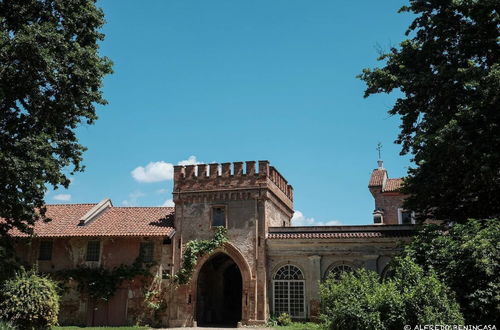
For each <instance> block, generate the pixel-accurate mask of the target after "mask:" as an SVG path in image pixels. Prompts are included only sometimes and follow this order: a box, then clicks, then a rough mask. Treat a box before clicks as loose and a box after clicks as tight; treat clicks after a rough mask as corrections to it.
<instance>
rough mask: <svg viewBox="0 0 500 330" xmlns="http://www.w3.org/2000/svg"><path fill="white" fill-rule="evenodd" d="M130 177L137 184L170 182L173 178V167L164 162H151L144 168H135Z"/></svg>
mask: <svg viewBox="0 0 500 330" xmlns="http://www.w3.org/2000/svg"><path fill="white" fill-rule="evenodd" d="M131 174H132V177H133V178H134V179H135V181H139V182H148V183H149V182H160V181H166V180H172V178H173V177H174V166H173V165H172V164H171V163H166V162H164V161H159V162H151V163H149V164H148V165H146V167H142V166H139V167H136V168H135V169H134V170H133V171H132V172H131Z"/></svg>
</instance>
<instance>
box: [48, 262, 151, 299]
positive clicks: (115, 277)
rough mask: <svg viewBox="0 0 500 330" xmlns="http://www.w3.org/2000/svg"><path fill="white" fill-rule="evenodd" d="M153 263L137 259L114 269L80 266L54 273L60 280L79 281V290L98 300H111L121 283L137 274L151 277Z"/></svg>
mask: <svg viewBox="0 0 500 330" xmlns="http://www.w3.org/2000/svg"><path fill="white" fill-rule="evenodd" d="M151 266H153V263H149V264H143V263H142V262H141V261H140V260H136V261H135V262H134V263H133V264H132V265H123V264H122V265H120V266H118V267H115V268H113V269H105V268H103V267H102V266H101V267H97V268H93V267H88V266H80V267H78V268H75V269H67V270H61V271H58V272H56V273H55V274H54V276H55V278H56V279H59V280H67V279H70V280H74V281H76V282H77V283H78V290H80V292H82V293H87V294H88V295H89V296H90V297H92V298H94V299H97V300H105V301H106V300H109V299H110V298H111V297H113V295H114V294H115V292H116V290H117V289H118V287H119V286H120V284H121V283H122V282H123V281H125V280H130V279H133V278H134V277H136V276H144V277H150V276H151V273H150V271H149V268H150V267H151Z"/></svg>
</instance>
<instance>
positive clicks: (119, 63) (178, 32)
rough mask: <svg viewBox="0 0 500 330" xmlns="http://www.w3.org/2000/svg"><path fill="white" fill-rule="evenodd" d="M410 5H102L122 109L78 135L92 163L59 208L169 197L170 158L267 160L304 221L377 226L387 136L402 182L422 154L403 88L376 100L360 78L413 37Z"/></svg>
mask: <svg viewBox="0 0 500 330" xmlns="http://www.w3.org/2000/svg"><path fill="white" fill-rule="evenodd" d="M403 4H404V1H392V0H391V1H389V0H386V1H367V0H366V1H331V0H328V1H320V0H315V1H306V0H301V1H294V0H272V1H268V0H267V1H234V0H227V1H219V0H212V1H185V0H179V1H174V0H169V1H142V2H140V5H139V3H138V2H137V1H101V2H99V5H100V6H102V8H103V10H104V12H105V15H106V21H107V24H106V25H105V27H104V29H103V30H104V33H105V34H106V39H105V41H104V42H103V43H102V47H101V54H103V55H106V56H108V57H110V58H111V59H112V60H113V61H114V63H115V65H114V71H115V73H114V74H113V75H110V76H108V77H106V79H105V81H104V89H103V91H104V95H105V98H106V99H107V100H108V101H109V104H108V105H107V106H104V107H99V109H98V114H99V120H98V121H97V122H96V124H95V125H93V126H82V127H80V128H79V129H78V135H79V137H80V141H81V142H82V144H84V145H85V146H87V147H88V151H87V152H86V153H85V165H86V171H85V172H84V173H79V174H77V175H76V176H75V177H74V180H73V183H72V185H71V186H70V188H69V189H68V190H64V189H58V190H56V191H51V192H49V193H48V194H47V197H46V200H47V202H48V203H86V202H97V201H99V200H101V199H102V198H104V197H110V198H111V199H112V200H113V203H114V205H115V206H122V205H137V206H158V205H163V204H167V205H168V204H169V201H168V200H169V199H171V198H172V197H171V191H172V181H171V180H170V179H169V177H170V176H169V173H168V172H169V169H170V168H171V167H170V166H171V165H170V164H177V163H179V162H181V161H186V160H190V161H194V160H196V161H198V162H206V163H208V162H213V161H216V162H226V161H245V160H260V159H267V160H269V161H270V162H271V164H272V165H274V166H275V167H276V168H277V169H278V170H279V171H280V172H281V173H282V174H283V175H284V176H285V178H287V179H288V181H289V182H290V183H291V184H292V185H293V186H294V193H295V209H296V210H297V211H299V212H300V213H297V215H298V216H300V215H301V216H302V219H300V220H299V223H307V224H326V223H343V224H366V223H370V222H371V212H372V210H373V207H374V205H373V199H372V197H371V195H370V193H369V191H368V189H367V184H368V179H369V176H370V173H371V171H372V170H373V168H375V167H376V160H377V153H376V150H375V148H376V145H377V142H382V144H383V152H382V158H383V160H384V164H385V167H386V168H387V169H388V171H389V175H390V177H398V176H403V175H404V174H405V173H406V170H407V166H409V164H410V162H409V157H401V156H399V151H400V146H398V145H395V144H393V141H394V140H395V138H396V136H397V134H398V132H399V128H398V127H399V119H398V118H397V117H389V115H388V114H387V110H388V109H390V108H391V106H392V104H393V102H394V99H395V96H394V95H377V96H372V97H370V98H368V99H363V91H364V84H363V82H362V81H360V80H358V79H356V78H355V76H356V75H357V74H359V73H360V72H361V70H362V69H363V68H365V67H374V66H376V65H377V61H376V57H377V54H378V50H379V49H384V50H387V49H388V48H389V47H390V46H394V45H397V44H398V43H399V42H400V41H401V40H403V39H404V38H405V36H404V31H405V29H406V27H407V26H408V25H409V23H410V21H411V18H412V17H411V16H410V15H409V14H397V10H398V9H399V8H400V7H401V6H402V5H403ZM150 163H153V164H152V165H150V166H149V167H147V165H148V164H150ZM141 167H142V169H141ZM134 170H135V171H134ZM133 174H134V175H133ZM144 181H149V182H144Z"/></svg>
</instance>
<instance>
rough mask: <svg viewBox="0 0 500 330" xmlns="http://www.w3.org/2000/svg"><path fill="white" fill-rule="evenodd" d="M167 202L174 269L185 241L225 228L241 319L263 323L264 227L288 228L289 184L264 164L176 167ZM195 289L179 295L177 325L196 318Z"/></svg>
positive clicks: (266, 309) (265, 306) (265, 301)
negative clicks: (237, 275)
mask: <svg viewBox="0 0 500 330" xmlns="http://www.w3.org/2000/svg"><path fill="white" fill-rule="evenodd" d="M256 165H257V166H256ZM173 200H174V203H175V229H176V235H175V239H174V271H176V270H178V269H179V267H180V263H181V259H182V251H183V248H184V246H185V244H186V243H187V242H188V241H190V240H194V239H210V238H211V237H213V233H214V230H215V227H216V226H225V227H226V228H227V230H228V236H229V243H228V245H227V247H226V248H225V251H224V253H226V254H227V255H228V256H229V257H230V258H232V259H233V260H234V261H235V262H236V263H237V264H238V268H239V270H240V272H241V274H242V278H243V293H242V306H243V307H242V317H241V319H242V321H243V322H244V323H247V324H249V323H253V322H255V323H262V322H264V321H265V320H266V319H267V317H268V315H269V306H268V299H267V284H266V283H267V280H266V247H265V239H266V235H267V232H268V227H277V226H290V222H291V218H292V215H293V188H292V186H291V185H290V184H288V181H287V180H286V179H285V178H284V177H283V176H282V175H281V174H280V173H279V172H278V170H276V168H274V167H273V166H270V164H269V162H268V161H266V160H261V161H258V162H255V161H247V162H233V163H220V164H219V163H213V164H197V165H181V166H175V167H174V191H173ZM194 276H195V278H196V274H195V275H194ZM196 285H197V284H196V283H191V284H190V285H188V286H186V287H185V288H184V290H185V291H184V292H182V290H181V291H180V292H182V293H181V295H179V301H178V304H179V309H178V312H177V315H175V316H174V317H173V318H174V319H177V320H178V321H179V322H178V324H179V325H184V324H187V325H189V322H187V323H186V322H182V320H184V319H185V318H187V317H189V315H194V318H195V319H196V315H200V313H199V312H198V314H197V312H196V310H195V309H196V306H197V304H196V298H197V295H196V290H197V286H196ZM198 291H199V290H198ZM198 298H199V299H202V298H200V294H199V292H198ZM199 305H200V302H198V306H199ZM199 317H200V318H201V316H199Z"/></svg>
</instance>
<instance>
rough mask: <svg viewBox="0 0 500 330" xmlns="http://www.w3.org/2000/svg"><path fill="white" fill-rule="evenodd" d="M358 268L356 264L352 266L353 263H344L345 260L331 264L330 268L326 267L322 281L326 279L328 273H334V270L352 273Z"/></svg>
mask: <svg viewBox="0 0 500 330" xmlns="http://www.w3.org/2000/svg"><path fill="white" fill-rule="evenodd" d="M358 268H359V267H358V266H357V265H356V264H354V263H353V262H350V261H346V260H339V261H335V262H333V263H331V264H330V266H328V267H327V268H326V271H325V273H324V274H323V280H326V279H327V278H328V275H330V273H331V272H332V271H335V270H339V271H354V270H356V269H358Z"/></svg>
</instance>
